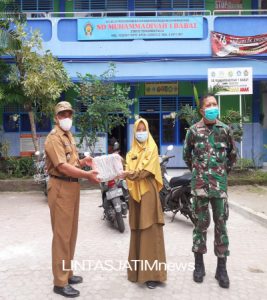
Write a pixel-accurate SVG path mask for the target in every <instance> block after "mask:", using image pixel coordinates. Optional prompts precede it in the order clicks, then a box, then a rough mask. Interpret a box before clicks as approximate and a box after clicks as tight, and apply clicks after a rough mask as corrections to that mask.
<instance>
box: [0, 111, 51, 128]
mask: <svg viewBox="0 0 267 300" xmlns="http://www.w3.org/2000/svg"><path fill="white" fill-rule="evenodd" d="M35 125H36V131H37V132H49V131H50V130H51V120H50V118H49V117H47V116H45V115H43V114H37V120H36V124H35ZM3 127H4V131H5V132H30V131H31V125H30V120H29V115H28V113H27V112H4V113H3Z"/></svg>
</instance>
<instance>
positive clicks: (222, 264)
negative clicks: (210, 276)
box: [215, 257, 230, 289]
mask: <svg viewBox="0 0 267 300" xmlns="http://www.w3.org/2000/svg"><path fill="white" fill-rule="evenodd" d="M215 278H216V279H217V280H218V281H219V285H220V287H222V288H226V289H228V288H229V285H230V281H229V277H228V274H227V270H226V257H218V262H217V269H216V274H215Z"/></svg>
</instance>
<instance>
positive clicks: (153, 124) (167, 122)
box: [139, 96, 194, 146]
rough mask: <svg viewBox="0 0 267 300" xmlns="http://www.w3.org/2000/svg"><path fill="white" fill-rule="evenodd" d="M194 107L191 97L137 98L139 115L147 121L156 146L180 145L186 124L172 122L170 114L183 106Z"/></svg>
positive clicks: (183, 122)
mask: <svg viewBox="0 0 267 300" xmlns="http://www.w3.org/2000/svg"><path fill="white" fill-rule="evenodd" d="M186 104H189V105H194V102H193V97H177V96H162V97H156V96H145V97H140V98H139V114H140V116H142V117H144V118H145V119H147V121H148V123H149V127H150V128H152V129H151V134H152V136H153V138H154V139H155V141H156V143H157V145H158V146H160V144H163V145H164V144H167V145H168V144H174V145H177V144H182V143H183V141H184V138H185V134H186V128H187V127H188V124H187V123H186V122H185V121H183V120H181V121H180V120H179V121H176V122H174V120H173V119H172V116H171V113H172V112H177V111H178V110H179V108H181V107H182V106H183V105H186Z"/></svg>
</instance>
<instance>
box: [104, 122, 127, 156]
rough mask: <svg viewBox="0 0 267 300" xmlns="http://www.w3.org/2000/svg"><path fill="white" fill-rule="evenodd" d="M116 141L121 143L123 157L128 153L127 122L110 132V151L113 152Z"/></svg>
mask: <svg viewBox="0 0 267 300" xmlns="http://www.w3.org/2000/svg"><path fill="white" fill-rule="evenodd" d="M114 142H118V143H119V144H120V155H121V156H122V157H125V156H126V153H127V123H125V124H124V125H123V126H117V127H116V128H114V129H113V130H112V131H111V134H108V153H109V154H110V153H112V152H113V145H114Z"/></svg>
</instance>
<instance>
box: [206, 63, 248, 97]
mask: <svg viewBox="0 0 267 300" xmlns="http://www.w3.org/2000/svg"><path fill="white" fill-rule="evenodd" d="M252 78H253V76H252V68H250V67H249V68H209V69H208V88H209V89H214V88H216V89H217V88H218V89H219V90H220V92H218V93H216V94H217V95H242V94H253V85H252Z"/></svg>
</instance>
